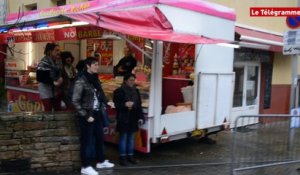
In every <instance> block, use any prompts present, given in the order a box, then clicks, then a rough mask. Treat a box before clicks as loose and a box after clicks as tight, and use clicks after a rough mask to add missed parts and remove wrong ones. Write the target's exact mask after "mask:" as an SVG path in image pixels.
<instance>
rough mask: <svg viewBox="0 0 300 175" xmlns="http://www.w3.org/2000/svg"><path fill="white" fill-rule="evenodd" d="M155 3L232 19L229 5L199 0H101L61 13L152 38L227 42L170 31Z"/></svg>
mask: <svg viewBox="0 0 300 175" xmlns="http://www.w3.org/2000/svg"><path fill="white" fill-rule="evenodd" d="M159 4H163V5H168V6H174V7H178V8H183V9H188V10H192V11H195V12H198V13H203V14H208V15H213V16H217V17H220V18H224V19H227V20H232V21H234V20H235V13H234V12H233V11H232V10H231V9H228V8H225V7H223V6H219V5H215V4H211V3H208V2H204V1H202V0H172V1H170V0H101V1H99V3H98V4H97V5H96V6H94V7H91V8H89V9H87V10H84V11H81V12H79V13H69V14H65V16H67V17H69V18H72V19H75V20H77V21H84V22H88V23H90V24H92V25H96V26H99V27H102V28H106V29H110V30H113V31H116V32H120V33H124V34H128V35H134V36H139V37H143V38H149V39H154V40H161V41H170V42H180V43H192V44H216V43H224V42H228V41H225V40H222V39H215V38H208V37H205V36H200V35H193V34H187V33H179V32H176V31H174V30H173V27H172V24H171V23H170V22H169V21H168V19H167V18H166V17H165V16H164V14H163V12H161V11H160V10H159V8H157V5H159Z"/></svg>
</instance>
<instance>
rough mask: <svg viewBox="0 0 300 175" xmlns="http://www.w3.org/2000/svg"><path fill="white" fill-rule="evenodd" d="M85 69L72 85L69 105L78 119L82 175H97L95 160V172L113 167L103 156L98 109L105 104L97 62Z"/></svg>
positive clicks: (90, 59)
mask: <svg viewBox="0 0 300 175" xmlns="http://www.w3.org/2000/svg"><path fill="white" fill-rule="evenodd" d="M85 65H86V69H85V70H84V71H83V73H82V75H81V76H80V77H78V79H77V80H76V81H75V84H74V93H73V96H72V102H73V105H74V107H75V109H76V113H77V116H78V117H79V126H80V144H81V147H80V157H81V163H82V168H81V173H82V174H87V175H98V172H97V171H96V170H95V169H94V168H93V166H92V162H93V159H94V157H96V161H97V164H96V168H112V167H114V164H113V163H110V162H109V161H108V160H106V159H105V155H104V140H103V139H104V135H103V123H104V122H103V116H102V115H103V114H102V113H101V107H102V105H103V104H108V103H107V99H106V97H105V95H104V92H103V89H102V87H101V83H100V81H99V79H98V70H99V64H98V60H97V59H96V58H94V57H88V58H87V59H86V60H85Z"/></svg>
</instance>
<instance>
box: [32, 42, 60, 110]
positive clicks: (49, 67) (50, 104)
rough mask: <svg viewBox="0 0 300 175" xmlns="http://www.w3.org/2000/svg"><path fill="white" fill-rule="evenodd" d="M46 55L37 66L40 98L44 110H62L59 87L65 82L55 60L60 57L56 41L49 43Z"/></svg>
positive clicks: (45, 51)
mask: <svg viewBox="0 0 300 175" xmlns="http://www.w3.org/2000/svg"><path fill="white" fill-rule="evenodd" d="M44 54H45V56H44V57H43V58H42V59H41V61H40V62H39V64H38V66H37V71H36V74H37V81H38V82H39V84H38V90H39V93H40V99H41V100H42V103H43V106H44V111H45V112H50V111H52V110H55V111H59V110H61V99H62V98H61V95H60V93H59V91H57V90H58V88H56V87H59V86H61V85H62V83H63V78H62V76H61V68H60V67H59V66H58V65H56V63H55V61H56V60H57V59H59V58H60V49H59V45H58V44H56V43H47V44H46V47H45V50H44Z"/></svg>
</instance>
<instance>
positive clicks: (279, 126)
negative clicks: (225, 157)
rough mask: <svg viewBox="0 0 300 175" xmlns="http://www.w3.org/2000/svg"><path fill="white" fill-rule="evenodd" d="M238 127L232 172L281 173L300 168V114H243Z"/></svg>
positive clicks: (234, 132) (235, 129) (266, 174)
mask: <svg viewBox="0 0 300 175" xmlns="http://www.w3.org/2000/svg"><path fill="white" fill-rule="evenodd" d="M234 126H235V127H234V129H233V139H232V155H231V159H232V174H234V175H246V174H251V175H253V174H260V175H268V174H276V175H278V174H293V173H292V172H297V171H299V168H300V116H292V115H251V116H250V115H249V116H240V117H238V118H237V119H236V121H235V125H234ZM296 174H298V173H296Z"/></svg>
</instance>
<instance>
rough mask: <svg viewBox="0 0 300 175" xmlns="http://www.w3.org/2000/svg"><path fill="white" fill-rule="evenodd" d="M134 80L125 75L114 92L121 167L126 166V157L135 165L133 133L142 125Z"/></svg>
mask: <svg viewBox="0 0 300 175" xmlns="http://www.w3.org/2000/svg"><path fill="white" fill-rule="evenodd" d="M135 78H136V77H135V75H134V74H126V75H125V76H124V81H123V84H122V86H121V87H119V88H118V89H116V90H115V91H114V103H115V106H116V110H117V132H119V152H120V165H122V166H125V165H126V156H127V160H128V161H129V162H130V163H133V164H136V163H137V160H135V159H134V158H133V153H134V140H135V132H136V131H138V127H139V126H138V125H139V124H143V123H144V115H143V111H142V106H141V98H140V92H139V90H138V89H137V88H136V87H135Z"/></svg>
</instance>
